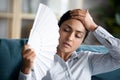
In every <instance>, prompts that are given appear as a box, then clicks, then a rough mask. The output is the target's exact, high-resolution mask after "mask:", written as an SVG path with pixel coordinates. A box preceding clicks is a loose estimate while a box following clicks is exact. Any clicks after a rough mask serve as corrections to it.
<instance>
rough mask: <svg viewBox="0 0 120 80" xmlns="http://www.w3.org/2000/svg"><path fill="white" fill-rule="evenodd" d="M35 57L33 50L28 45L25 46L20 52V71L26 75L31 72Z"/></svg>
mask: <svg viewBox="0 0 120 80" xmlns="http://www.w3.org/2000/svg"><path fill="white" fill-rule="evenodd" d="M35 56H36V54H35V52H34V50H33V49H32V48H30V46H29V45H25V46H24V48H23V51H22V58H23V65H22V70H21V71H22V72H23V73H25V74H28V73H29V72H30V71H31V69H32V67H33V63H34V59H35Z"/></svg>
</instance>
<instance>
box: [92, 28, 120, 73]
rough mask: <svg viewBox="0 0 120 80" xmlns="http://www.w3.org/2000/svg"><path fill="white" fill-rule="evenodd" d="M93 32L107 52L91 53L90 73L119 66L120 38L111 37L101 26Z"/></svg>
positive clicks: (111, 69) (101, 71)
mask: <svg viewBox="0 0 120 80" xmlns="http://www.w3.org/2000/svg"><path fill="white" fill-rule="evenodd" d="M93 34H94V35H95V37H96V38H97V39H98V41H99V42H100V43H101V44H103V45H104V46H105V47H106V48H107V49H108V50H109V53H108V54H96V53H94V54H92V56H91V58H90V59H91V60H90V61H91V62H90V65H91V69H92V74H93V75H95V74H100V73H105V72H109V71H113V70H116V69H118V68H120V40H119V39H117V38H115V37H113V36H112V35H111V34H110V33H108V32H107V31H106V30H105V29H103V28H102V27H101V26H99V27H98V28H97V29H96V30H95V31H94V32H93Z"/></svg>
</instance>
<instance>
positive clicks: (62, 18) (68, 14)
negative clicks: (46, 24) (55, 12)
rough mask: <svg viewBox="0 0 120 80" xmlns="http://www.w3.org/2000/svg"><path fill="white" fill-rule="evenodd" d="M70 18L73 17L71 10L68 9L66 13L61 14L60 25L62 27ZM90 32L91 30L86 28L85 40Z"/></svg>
mask: <svg viewBox="0 0 120 80" xmlns="http://www.w3.org/2000/svg"><path fill="white" fill-rule="evenodd" d="M69 19H71V15H70V10H69V11H67V12H66V13H64V14H63V15H62V16H61V18H60V20H59V22H58V26H59V27H60V26H61V25H62V23H63V22H64V21H67V20H69ZM88 33H89V31H88V30H87V29H86V35H85V37H84V40H83V42H84V41H85V39H86V37H87V35H88Z"/></svg>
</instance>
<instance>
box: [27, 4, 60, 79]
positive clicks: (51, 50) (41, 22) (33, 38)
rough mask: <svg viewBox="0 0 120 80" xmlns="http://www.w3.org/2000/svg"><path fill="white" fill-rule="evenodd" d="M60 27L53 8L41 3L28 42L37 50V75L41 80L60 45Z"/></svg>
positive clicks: (35, 67) (35, 68) (35, 66)
mask: <svg viewBox="0 0 120 80" xmlns="http://www.w3.org/2000/svg"><path fill="white" fill-rule="evenodd" d="M58 38H59V27H58V25H57V19H56V16H55V15H54V13H53V12H52V10H51V9H49V8H48V7H47V6H45V5H43V4H40V5H39V8H38V12H37V15H36V18H35V21H34V24H33V27H32V29H31V32H30V35H29V39H28V44H29V45H30V47H31V48H33V49H34V50H35V52H36V60H35V64H34V67H33V68H34V70H35V76H36V79H37V80H41V79H42V78H43V77H44V76H45V75H46V72H47V71H48V70H49V69H50V68H51V65H52V63H53V61H54V55H55V53H56V47H57V45H58Z"/></svg>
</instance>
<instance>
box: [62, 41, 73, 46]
mask: <svg viewBox="0 0 120 80" xmlns="http://www.w3.org/2000/svg"><path fill="white" fill-rule="evenodd" d="M63 45H64V47H72V46H71V45H70V44H69V43H67V42H64V43H63Z"/></svg>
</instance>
